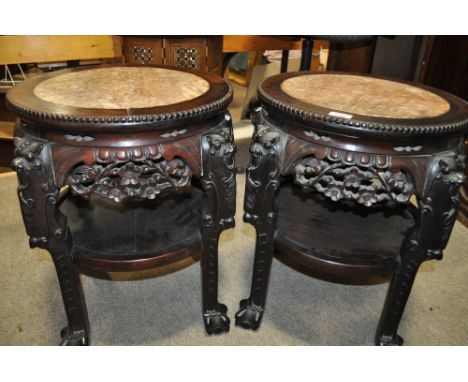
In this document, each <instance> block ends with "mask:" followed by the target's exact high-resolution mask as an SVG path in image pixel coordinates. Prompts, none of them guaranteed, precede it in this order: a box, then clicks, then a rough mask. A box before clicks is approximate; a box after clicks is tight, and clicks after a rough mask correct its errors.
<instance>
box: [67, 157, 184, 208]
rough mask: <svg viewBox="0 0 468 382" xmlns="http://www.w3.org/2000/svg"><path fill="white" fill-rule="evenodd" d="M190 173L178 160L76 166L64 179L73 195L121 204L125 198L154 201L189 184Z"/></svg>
mask: <svg viewBox="0 0 468 382" xmlns="http://www.w3.org/2000/svg"><path fill="white" fill-rule="evenodd" d="M191 176H192V171H191V169H190V167H189V166H188V165H187V164H185V162H184V161H182V160H181V159H173V160H170V161H166V160H163V159H158V160H151V159H146V160H144V161H142V162H126V163H118V162H113V163H110V164H102V163H96V164H94V165H92V166H90V165H86V164H84V165H80V166H78V167H76V168H75V169H74V170H73V172H72V173H71V174H70V176H69V177H68V179H67V184H68V185H69V187H70V188H71V190H72V192H73V193H74V194H77V195H80V196H82V197H84V198H88V197H89V196H90V195H91V194H93V193H96V194H98V195H100V196H102V197H105V198H109V199H112V200H114V201H115V202H120V201H122V200H124V199H126V198H128V197H140V198H146V199H154V198H155V197H156V196H157V195H158V194H159V193H161V191H162V190H165V189H168V188H180V187H184V186H187V185H188V184H189V183H190V179H191Z"/></svg>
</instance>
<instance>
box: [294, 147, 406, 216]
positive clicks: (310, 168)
mask: <svg viewBox="0 0 468 382" xmlns="http://www.w3.org/2000/svg"><path fill="white" fill-rule="evenodd" d="M363 159H364V163H363ZM377 162H378V163H379V164H380V166H379V167H380V168H376V167H371V166H370V165H369V164H372V163H374V165H375V164H376V163H377ZM383 163H385V162H382V161H381V160H380V159H378V158H374V157H369V158H363V157H362V156H360V155H359V154H358V153H347V152H342V154H340V159H339V160H338V158H337V157H334V159H333V160H331V159H330V158H329V157H327V158H324V159H317V158H315V157H313V156H310V157H306V158H304V159H303V160H301V161H300V162H299V163H298V164H297V165H296V166H295V168H294V178H295V182H296V183H297V184H299V185H301V186H303V187H306V188H310V189H315V190H317V191H318V192H320V193H322V194H324V195H325V196H327V197H328V198H330V199H332V200H333V201H338V200H341V199H343V200H353V201H356V202H357V203H359V204H363V205H365V206H366V207H370V206H372V205H373V204H375V203H379V202H383V201H387V200H393V201H396V202H399V203H406V202H408V201H409V198H410V196H411V195H412V193H413V184H412V182H411V179H410V178H409V177H407V176H406V175H405V174H404V173H403V172H401V171H398V172H391V171H388V170H385V168H381V167H382V165H383Z"/></svg>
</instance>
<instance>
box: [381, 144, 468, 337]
mask: <svg viewBox="0 0 468 382" xmlns="http://www.w3.org/2000/svg"><path fill="white" fill-rule="evenodd" d="M463 166H464V158H463V155H462V154H457V153H454V152H446V153H441V154H438V155H435V156H434V157H433V158H432V159H431V165H430V172H429V178H428V180H427V183H426V186H425V189H424V190H423V193H422V196H421V197H420V198H419V199H418V203H419V216H418V218H417V222H416V225H415V226H414V227H413V229H411V230H410V232H409V233H408V235H407V238H406V240H405V241H404V242H403V244H402V247H401V248H402V249H401V265H400V267H399V269H398V270H397V272H396V273H395V275H394V276H393V279H392V281H391V283H390V288H389V291H388V294H387V298H386V301H385V305H384V309H383V312H382V315H381V318H380V322H379V326H378V329H377V333H376V340H375V341H376V344H377V345H401V344H402V343H403V339H402V338H401V337H400V336H399V335H398V334H397V330H398V325H399V323H400V320H401V316H402V315H403V311H404V309H405V305H406V302H407V301H408V297H409V294H410V291H411V287H412V285H413V282H414V279H415V277H416V273H417V271H418V268H419V266H420V265H421V263H422V262H423V261H425V260H430V259H439V260H440V259H442V251H443V250H444V248H445V247H446V245H447V242H448V239H449V237H450V233H451V232H452V228H453V225H454V223H455V219H456V216H457V210H458V207H459V204H460V199H459V194H458V192H459V189H460V187H461V185H462V184H463V181H464V175H463Z"/></svg>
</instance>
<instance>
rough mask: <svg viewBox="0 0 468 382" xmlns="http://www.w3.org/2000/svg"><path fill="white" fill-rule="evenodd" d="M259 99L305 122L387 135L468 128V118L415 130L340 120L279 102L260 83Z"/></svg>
mask: <svg viewBox="0 0 468 382" xmlns="http://www.w3.org/2000/svg"><path fill="white" fill-rule="evenodd" d="M258 97H259V99H260V100H261V101H263V102H265V103H267V104H269V105H270V106H273V107H275V108H277V109H278V110H280V111H284V112H287V113H290V114H293V115H296V116H298V117H300V118H301V119H303V120H304V121H317V122H328V123H334V124H337V125H342V126H349V127H355V128H359V129H362V130H369V131H380V132H386V133H398V134H406V135H422V134H442V133H451V132H455V131H459V130H460V131H461V130H463V129H464V128H465V127H467V126H468V118H466V119H464V120H462V121H459V122H454V123H444V124H438V125H434V124H433V125H425V126H421V127H417V128H414V127H415V126H411V125H399V124H394V123H388V124H387V123H375V122H363V121H358V120H353V119H346V118H339V117H334V116H330V115H325V114H320V113H314V112H311V111H307V110H304V109H301V108H297V107H294V106H291V105H288V104H286V103H284V102H282V101H279V100H277V99H276V98H273V97H272V96H270V95H269V94H268V93H267V92H266V91H265V90H264V89H263V88H262V83H260V84H259V86H258Z"/></svg>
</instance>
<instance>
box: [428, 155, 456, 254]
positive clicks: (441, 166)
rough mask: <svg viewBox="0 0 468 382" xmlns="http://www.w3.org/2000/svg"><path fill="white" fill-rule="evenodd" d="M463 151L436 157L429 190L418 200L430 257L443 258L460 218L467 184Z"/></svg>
mask: <svg viewBox="0 0 468 382" xmlns="http://www.w3.org/2000/svg"><path fill="white" fill-rule="evenodd" d="M462 150H463V149H460V152H459V153H456V152H446V153H441V154H438V155H436V156H434V159H433V161H432V166H431V171H430V174H429V179H428V182H427V185H426V189H425V190H424V194H423V197H422V198H420V199H419V207H420V211H421V226H422V228H421V230H422V232H424V233H423V234H422V237H423V238H424V239H425V242H424V243H423V246H424V247H425V248H426V256H427V257H428V258H437V259H440V258H442V251H443V249H444V248H445V247H446V246H447V242H448V240H449V238H450V234H451V232H452V228H453V225H454V224H455V220H456V218H457V212H458V207H459V205H460V196H459V189H460V187H461V186H462V185H463V183H464V181H465V175H464V174H463V169H464V166H465V156H464V154H463V152H462Z"/></svg>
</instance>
